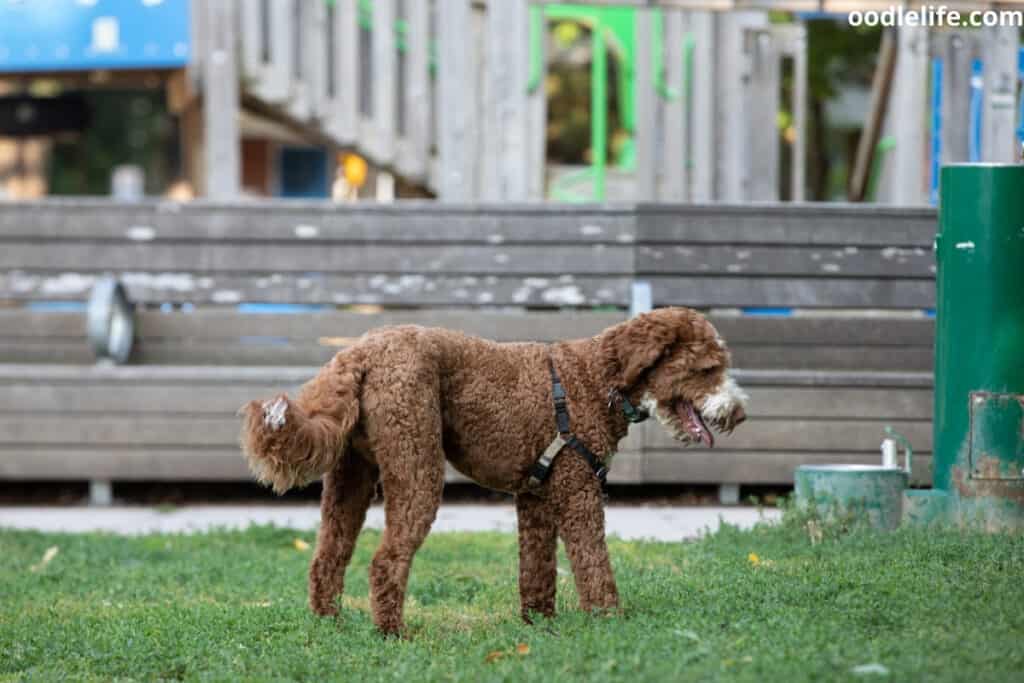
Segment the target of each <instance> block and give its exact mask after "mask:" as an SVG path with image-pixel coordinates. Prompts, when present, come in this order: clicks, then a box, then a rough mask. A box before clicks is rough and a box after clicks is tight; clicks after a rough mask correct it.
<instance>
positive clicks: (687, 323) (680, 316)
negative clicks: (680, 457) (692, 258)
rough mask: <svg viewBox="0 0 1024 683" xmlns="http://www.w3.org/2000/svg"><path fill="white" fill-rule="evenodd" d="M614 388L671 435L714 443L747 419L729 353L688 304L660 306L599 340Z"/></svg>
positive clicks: (713, 330) (709, 327) (604, 334)
mask: <svg viewBox="0 0 1024 683" xmlns="http://www.w3.org/2000/svg"><path fill="white" fill-rule="evenodd" d="M599 348H600V351H599V353H600V355H601V362H602V364H603V365H604V367H605V370H606V372H607V374H608V378H609V380H610V381H611V383H612V388H613V389H616V390H617V391H619V392H620V393H621V394H623V395H625V396H628V397H631V398H632V399H633V400H636V401H638V402H639V403H640V404H641V405H642V406H643V408H644V409H645V410H647V412H648V413H650V414H651V415H653V416H654V417H656V418H657V419H658V422H660V423H661V425H662V427H664V428H665V429H666V430H668V432H669V433H670V434H672V436H673V437H675V438H676V439H677V440H679V441H681V442H683V443H685V444H693V443H703V444H704V445H706V446H708V447H712V446H714V443H715V437H714V433H713V431H712V430H714V431H718V432H731V431H732V430H733V429H734V428H735V427H736V425H738V424H740V423H741V422H743V420H745V419H746V403H747V395H746V394H745V393H744V392H743V390H742V389H740V387H739V385H737V384H736V382H735V381H734V380H733V379H732V377H730V376H729V364H730V357H729V351H728V349H727V348H726V346H725V342H724V341H723V340H722V338H721V337H720V336H718V332H717V331H716V330H715V328H714V326H712V325H711V323H709V322H708V321H707V319H706V318H705V317H704V316H703V315H701V314H700V313H698V312H696V311H694V310H691V309H689V308H660V309H657V310H655V311H652V312H650V313H645V314H643V315H640V316H637V317H635V318H633V319H632V320H629V321H627V322H624V323H621V324H619V325H616V326H615V327H613V328H611V329H609V330H607V331H606V332H604V333H603V334H602V335H601V336H600V338H599Z"/></svg>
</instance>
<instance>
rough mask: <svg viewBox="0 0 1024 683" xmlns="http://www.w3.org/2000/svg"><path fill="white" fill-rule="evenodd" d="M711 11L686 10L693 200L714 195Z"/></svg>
mask: <svg viewBox="0 0 1024 683" xmlns="http://www.w3.org/2000/svg"><path fill="white" fill-rule="evenodd" d="M717 23H718V22H717V21H716V20H715V15H714V13H713V12H708V11H704V10H700V11H695V12H692V13H691V14H690V27H691V31H692V32H693V36H694V45H693V105H692V107H691V110H692V112H693V131H692V135H691V139H692V140H693V155H692V156H693V167H692V168H693V183H692V186H691V193H692V194H691V197H692V200H693V201H695V202H710V201H711V200H713V199H714V198H715V137H716V135H715V129H716V127H717V126H716V121H715V80H716V78H717V73H718V70H717V66H718V65H717V63H716V60H715V54H717V49H716V43H717V33H718V32H717V30H716V24H717Z"/></svg>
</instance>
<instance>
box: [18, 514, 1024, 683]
mask: <svg viewBox="0 0 1024 683" xmlns="http://www.w3.org/2000/svg"><path fill="white" fill-rule="evenodd" d="M296 538H301V539H303V540H305V541H307V542H309V543H312V542H313V535H312V534H310V533H304V532H294V531H289V530H284V529H275V528H257V529H253V530H250V531H248V532H245V533H228V532H222V533H211V534H207V535H197V536H146V537H141V538H130V539H129V538H121V537H116V536H109V535H97V534H90V535H48V534H39V533H31V532H14V531H0V681H20V680H51V679H58V678H59V679H66V678H68V679H80V680H111V679H123V680H155V679H187V680H200V679H202V680H225V681H228V680H239V679H254V680H286V679H295V680H310V681H317V680H325V679H331V680H346V681H365V680H378V679H381V680H394V679H404V680H405V681H408V682H409V683H412V682H414V681H421V680H463V681H479V680H523V679H535V680H545V681H556V680H573V679H576V680H588V681H591V680H628V681H676V680H715V679H717V680H736V681H800V680H844V679H850V680H949V681H962V680H971V681H972V682H978V681H1011V680H1022V679H1024V537H1021V536H1017V537H1008V536H983V535H974V534H962V533H960V532H942V533H936V532H925V531H921V530H903V531H900V532H897V533H891V534H882V533H872V532H868V531H853V532H851V533H848V534H825V540H824V541H823V542H821V543H817V544H816V545H812V544H811V543H810V541H809V540H808V537H807V534H806V532H805V531H804V529H803V528H802V527H801V526H800V525H799V524H798V523H790V524H788V525H785V526H782V527H777V528H767V527H765V528H758V529H755V530H753V531H750V532H740V531H737V530H735V529H729V528H726V529H725V530H723V531H722V532H720V533H718V534H716V535H715V536H712V537H710V538H707V539H705V540H703V541H700V542H695V543H683V544H680V543H626V542H620V541H614V540H613V541H612V542H611V552H612V556H613V561H614V564H615V569H616V575H617V578H618V581H619V589H620V592H621V594H622V600H623V604H624V607H625V610H624V613H623V614H621V615H617V616H606V617H591V616H588V615H585V614H581V613H580V612H578V611H577V610H576V609H575V607H574V604H575V594H574V591H573V588H572V580H571V577H570V575H569V573H568V565H567V564H566V562H565V560H564V558H562V560H561V563H560V571H559V611H560V616H558V617H557V618H555V619H554V620H549V621H544V622H542V623H541V624H539V625H537V626H532V627H531V626H525V625H523V624H521V623H520V621H519V619H518V617H517V612H518V598H517V594H516V544H515V539H514V537H512V536H511V535H503V534H435V535H433V536H431V537H430V538H429V539H428V540H427V543H426V545H425V546H424V548H423V549H422V551H421V552H420V553H419V554H418V555H417V559H416V563H415V565H414V567H413V571H412V578H411V582H410V597H409V600H408V603H407V606H406V621H407V624H408V626H409V630H410V634H409V635H410V638H409V639H407V640H398V639H382V638H381V637H379V636H378V635H377V634H376V633H375V632H374V630H373V626H372V622H371V620H370V617H369V614H368V612H367V572H366V567H367V562H368V560H369V557H370V554H371V553H372V551H373V548H374V547H375V545H376V543H377V541H378V539H379V535H378V534H377V533H375V532H366V533H364V534H363V536H362V538H361V541H360V543H359V548H358V551H357V554H356V557H355V560H354V562H353V565H352V567H351V568H350V570H349V574H348V587H347V592H346V596H345V598H344V610H343V616H342V617H340V618H339V619H338V620H332V619H317V618H314V617H313V616H311V615H310V613H309V612H308V611H307V609H306V596H305V580H306V577H305V572H306V567H307V564H308V562H309V553H310V551H309V550H308V549H306V550H300V549H297V548H296V547H295V544H294V541H295V539H296ZM52 546H57V547H58V548H59V552H58V554H57V555H56V556H55V557H53V559H52V561H50V562H49V563H48V564H47V565H46V566H45V567H43V568H41V569H37V570H36V571H32V570H31V569H30V567H32V566H33V565H36V564H38V563H39V562H40V559H41V558H42V556H43V555H44V553H45V552H46V550H47V549H48V548H50V547H52ZM751 553H754V554H756V555H757V557H758V559H759V562H757V563H754V562H752V561H751V558H750V557H749V556H750V554H751ZM520 645H522V646H523V647H520V649H522V650H525V649H526V648H528V652H525V654H524V653H520V652H517V646H520ZM494 653H498V654H494ZM876 663H877V664H881V665H883V666H884V667H886V669H887V670H888V672H889V673H888V676H885V677H883V676H880V675H877V674H874V675H872V674H866V675H860V676H857V675H855V674H853V673H851V670H852V669H853V667H856V666H858V665H865V664H876Z"/></svg>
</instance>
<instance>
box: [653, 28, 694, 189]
mask: <svg viewBox="0 0 1024 683" xmlns="http://www.w3.org/2000/svg"><path fill="white" fill-rule="evenodd" d="M664 13H665V22H664V23H665V42H664V43H663V44H664V46H665V65H664V68H665V80H666V81H667V82H668V85H669V86H670V87H671V88H672V89H673V90H674V94H673V96H672V97H671V98H669V99H668V100H667V101H665V102H663V103H662V111H663V113H664V115H663V122H664V123H663V125H664V131H665V134H664V144H663V146H662V154H661V158H662V177H661V182H660V183H659V184H658V194H657V196H658V198H659V199H663V200H665V201H670V202H685V201H687V200H688V199H689V169H688V167H687V166H688V162H689V155H690V145H689V118H688V115H687V112H688V110H689V106H690V101H689V93H688V92H687V88H686V87H685V86H686V78H687V74H686V73H685V68H686V64H685V61H684V60H685V50H686V37H687V36H686V16H685V14H684V13H683V12H681V11H679V10H670V9H666V10H664Z"/></svg>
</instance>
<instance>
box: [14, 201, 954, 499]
mask: <svg viewBox="0 0 1024 683" xmlns="http://www.w3.org/2000/svg"><path fill="white" fill-rule="evenodd" d="M934 231H935V212H934V211H933V210H928V209H921V210H895V209H879V208H865V207H856V208H853V207H847V206H814V207H810V206H789V207H785V208H783V207H780V206H778V205H762V206H758V205H754V206H749V205H747V206H729V205H722V206H711V205H708V206H668V205H654V204H644V205H622V206H578V207H571V208H570V207H549V206H543V207H542V206H538V205H523V206H506V205H502V206H458V205H438V204H433V203H408V204H407V203H399V204H396V205H392V206H358V205H357V206H354V207H348V206H346V207H341V208H339V207H336V206H333V205H326V204H321V203H301V202H295V203H283V202H276V203H238V204H207V203H195V204H188V205H180V204H168V203H142V204H112V203H109V202H105V201H52V202H45V203H37V204H5V205H2V206H0V305H3V306H5V307H0V477H3V478H23V479H24V478H41V479H55V478H56V479H60V478H65V479H68V478H70V479H93V478H109V479H133V478H134V479H152V478H158V479H224V478H228V479H234V478H244V477H245V476H246V472H245V468H244V463H243V462H242V459H241V457H240V456H239V455H238V450H237V446H236V434H237V428H238V423H237V418H236V417H235V415H234V411H235V410H236V409H237V408H238V406H239V405H241V404H242V403H243V402H244V401H245V400H247V399H249V398H250V397H254V396H261V395H268V394H271V393H273V392H275V391H278V390H280V389H289V388H293V387H294V386H295V385H297V384H298V383H300V382H301V381H302V380H304V379H305V378H308V377H309V376H310V375H311V374H312V372H314V370H315V367H316V366H317V365H319V364H321V363H322V362H324V361H325V360H326V359H328V358H329V357H330V355H331V354H332V353H333V352H334V351H335V350H336V349H337V347H338V346H339V345H343V344H345V343H347V341H348V340H349V339H350V338H352V337H355V336H358V335H359V334H361V333H362V332H364V331H365V330H367V329H369V328H370V327H375V326H378V325H382V324H390V323H395V322H415V323H421V324H430V325H443V326H446V327H451V328H457V329H462V330H466V331H468V332H471V333H476V334H480V335H484V336H487V337H491V338H495V339H500V340H538V341H552V340H556V339H562V338H569V337H579V336H587V335H591V334H594V333H596V332H598V331H599V330H601V329H603V328H604V327H606V326H608V325H611V324H614V323H615V322H618V321H620V320H623V319H625V318H626V316H627V315H628V313H627V310H628V309H629V307H630V306H631V305H635V304H636V303H637V302H636V301H634V297H635V296H636V292H637V291H643V290H647V291H649V292H650V299H651V301H652V302H653V304H654V305H658V306H660V305H672V304H683V305H689V306H694V307H698V308H701V309H705V310H709V311H710V313H711V315H712V318H713V320H714V322H715V324H716V325H717V326H718V328H719V330H720V331H721V332H722V334H723V335H724V336H725V337H726V339H727V340H728V341H729V343H730V346H731V348H732V349H733V353H734V358H735V362H736V365H737V366H738V367H739V368H740V377H741V380H742V381H743V382H744V384H746V385H747V386H748V388H749V389H750V393H751V396H752V404H751V408H750V411H749V412H750V415H751V419H750V420H749V422H748V423H747V424H745V425H744V426H743V427H742V428H741V429H739V430H737V431H736V433H735V434H734V435H732V436H729V437H725V438H723V439H721V441H720V445H719V447H718V448H716V449H715V450H714V451H704V450H690V451H686V452H681V451H679V449H677V448H676V447H675V445H674V444H673V443H672V442H671V441H670V440H669V439H668V438H667V437H666V436H665V435H663V434H662V433H661V431H660V429H659V428H658V427H657V425H649V424H644V425H641V426H640V427H639V428H634V431H633V432H632V433H631V434H630V437H629V438H628V439H627V441H626V442H625V443H624V444H623V453H622V454H621V457H620V458H617V459H616V464H615V468H614V469H613V475H612V480H613V481H618V482H623V483H627V482H628V483H649V482H712V483H722V482H731V483H784V482H788V481H790V480H791V477H792V469H793V467H794V466H795V465H797V464H800V463H804V462H868V461H874V459H875V457H876V454H877V448H878V445H879V442H880V440H881V438H882V433H883V428H884V426H885V425H887V424H891V425H893V426H894V427H895V428H896V429H897V430H899V431H901V432H902V433H904V434H905V435H906V436H908V437H909V438H910V439H911V441H912V442H913V444H914V447H915V451H916V452H918V453H920V454H921V455H922V456H923V457H922V458H920V459H919V463H920V464H921V467H919V468H918V470H917V472H918V474H917V479H918V480H919V481H928V477H929V474H928V472H929V467H928V464H929V460H930V458H929V457H928V456H929V453H930V450H931V373H930V370H931V365H932V335H933V325H932V321H931V319H930V318H929V317H928V315H927V309H930V308H931V307H933V306H934V292H933V278H934V275H933V265H932V264H933V261H932V257H931V242H932V238H933V236H934ZM104 273H114V274H116V275H117V276H118V277H119V278H120V279H121V280H122V281H123V282H124V283H125V285H126V287H127V289H128V293H129V296H130V297H131V298H132V299H133V301H135V302H136V318H137V329H136V349H135V353H134V355H133V358H132V364H131V365H129V366H124V367H106V366H97V365H95V364H94V363H93V361H92V357H91V354H90V351H89V348H88V345H87V343H86V339H85V323H84V311H83V310H81V309H80V308H76V306H77V304H76V302H82V301H84V300H85V299H86V298H87V297H88V294H89V291H90V287H91V285H92V283H93V282H94V281H95V279H96V278H97V277H98V276H99V275H101V274H104ZM641 298H642V297H641ZM253 302H257V303H264V304H266V303H279V304H282V303H283V304H299V305H301V306H302V307H303V308H302V309H301V311H302V312H299V313H295V312H281V311H274V312H269V313H259V314H255V313H251V312H247V311H248V310H251V307H250V308H248V309H247V308H246V306H245V305H246V304H248V303H253ZM356 304H375V305H378V306H381V307H382V310H381V311H380V312H377V313H373V314H367V313H363V312H359V310H358V309H353V308H352V306H353V305H356ZM68 306H70V307H72V310H66V309H67V307H68ZM751 308H755V309H758V310H751ZM779 308H783V309H790V308H792V309H795V310H793V311H791V312H789V313H790V314H788V315H763V314H764V313H766V312H774V313H779V312H780V311H777V310H775V311H766V310H765V309H779ZM54 309H57V310H54Z"/></svg>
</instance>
